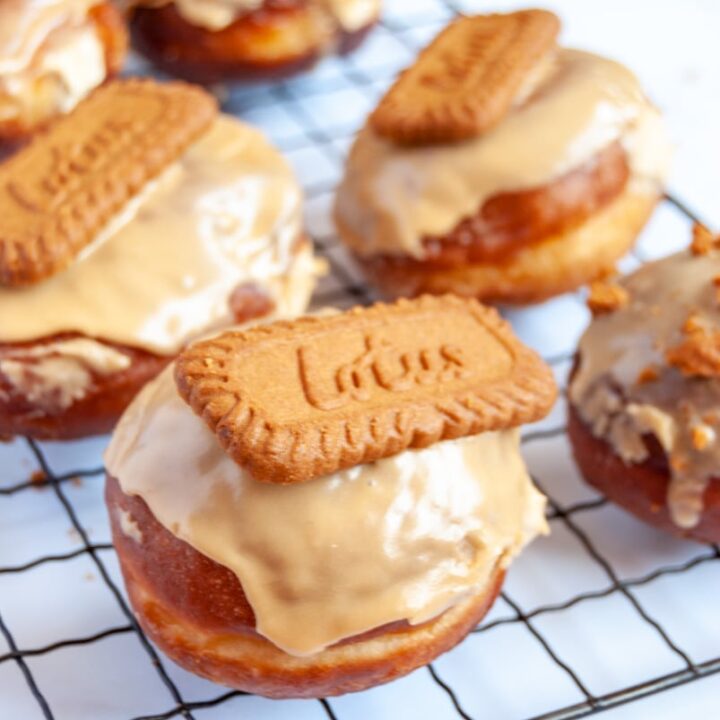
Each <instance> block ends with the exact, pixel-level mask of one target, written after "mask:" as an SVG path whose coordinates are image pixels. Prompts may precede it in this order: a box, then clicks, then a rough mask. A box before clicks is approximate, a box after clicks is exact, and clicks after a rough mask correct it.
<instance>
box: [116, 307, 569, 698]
mask: <svg viewBox="0 0 720 720" xmlns="http://www.w3.org/2000/svg"><path fill="white" fill-rule="evenodd" d="M555 393H556V390H555V384H554V381H553V377H552V373H551V371H550V369H549V368H548V367H547V366H546V365H545V364H544V363H543V362H542V361H541V360H540V358H539V357H538V356H537V355H536V354H535V353H534V352H532V351H531V350H529V349H528V348H526V347H525V346H524V345H522V344H521V343H520V342H519V341H518V340H517V338H516V337H515V336H514V335H513V333H512V331H511V329H510V327H509V325H507V323H505V322H504V321H503V320H502V319H501V318H500V317H499V316H498V315H497V314H496V312H495V311H494V310H491V309H489V308H486V307H483V306H481V305H479V304H478V303H477V302H476V301H475V300H467V299H460V298H456V297H450V296H446V297H429V296H428V297H422V298H419V299H416V300H405V301H400V302H399V303H397V304H394V305H376V306H373V307H371V308H355V309H353V310H350V311H347V312H344V313H337V314H332V315H322V316H317V317H310V318H301V319H298V320H293V321H286V322H277V323H273V324H270V325H266V326H258V327H255V328H251V329H248V330H231V331H227V332H225V333H222V334H220V335H218V336H217V337H213V338H210V339H208V340H204V341H201V342H198V343H195V344H193V345H190V346H189V347H188V348H187V349H186V350H185V351H183V352H182V353H181V354H180V356H179V358H178V359H177V361H176V362H175V363H173V366H172V367H169V368H167V369H166V370H165V371H164V372H163V373H162V374H161V375H160V376H159V377H158V378H157V379H156V380H155V381H153V382H152V383H150V384H149V385H148V386H147V387H146V388H144V389H143V391H142V392H141V393H140V394H139V395H138V397H137V398H136V400H135V401H134V402H133V403H132V405H131V406H130V408H129V409H128V411H127V412H126V414H125V415H124V416H123V418H122V420H121V421H120V423H119V425H118V427H117V429H116V431H115V434H114V435H113V438H112V441H111V444H110V446H109V449H108V451H107V453H106V463H107V469H108V479H107V486H106V498H107V503H108V508H109V511H110V517H111V522H112V528H113V541H114V543H115V547H116V548H117V551H118V556H119V558H120V563H121V567H122V571H123V575H124V578H125V582H126V585H127V588H128V593H129V596H130V599H131V601H132V604H133V607H134V609H135V612H136V614H137V617H138V619H139V621H140V623H141V625H142V626H143V628H144V629H145V631H146V632H147V633H148V635H149V636H150V637H151V638H152V639H153V640H154V641H155V642H156V643H157V645H158V646H159V647H160V648H161V649H162V650H164V651H165V652H166V653H167V654H168V655H169V656H170V657H171V658H172V659H174V660H175V661H176V662H178V663H180V664H181V665H183V666H184V667H186V668H188V669H189V670H191V671H193V672H195V673H197V674H199V675H202V676H204V677H207V678H210V679H212V680H214V681H216V682H219V683H222V684H224V685H228V686H230V687H234V688H238V689H240V690H244V691H247V692H252V693H257V694H261V695H266V696H269V697H323V696H326V695H338V694H342V693H346V692H351V691H357V690H362V689H365V688H368V687H371V686H373V685H377V684H380V683H384V682H387V681H389V680H392V679H393V678H396V677H399V676H402V675H405V674H407V673H409V672H411V671H412V670H414V669H415V668H417V667H419V666H421V665H424V664H425V663H427V662H430V661H431V660H433V659H434V658H435V657H436V656H437V655H439V654H440V653H442V652H444V651H446V650H448V649H450V648H451V647H453V646H454V645H455V644H456V643H458V642H459V641H460V640H461V639H462V638H463V637H464V636H465V635H466V634H467V633H468V632H469V631H470V630H471V629H472V628H473V627H475V625H476V624H477V623H478V622H479V620H480V619H481V618H482V617H483V616H484V614H485V613H486V612H487V611H488V609H489V608H490V606H491V605H492V602H493V600H494V599H495V597H496V595H497V593H498V592H499V590H500V587H501V584H502V580H503V577H504V574H505V571H506V569H507V567H508V565H509V564H510V562H511V560H512V559H513V558H514V557H515V556H516V555H517V553H519V552H520V550H521V549H522V548H523V546H525V545H526V544H527V543H528V542H530V541H531V540H532V539H533V538H534V537H535V536H536V535H538V534H543V533H545V532H546V531H547V526H546V523H545V517H544V506H545V499H544V497H543V496H542V495H541V494H540V493H539V492H538V491H537V490H536V489H535V488H534V486H533V484H532V482H531V481H530V478H529V476H528V474H527V471H526V469H525V466H524V463H523V461H522V458H521V456H520V453H519V426H520V425H522V424H523V423H528V422H533V421H535V420H538V419H540V418H541V417H543V416H544V415H545V414H546V413H547V412H548V411H549V409H550V407H551V405H552V404H553V401H554V399H555ZM209 587H212V588H213V592H207V591H206V589H207V588H209Z"/></svg>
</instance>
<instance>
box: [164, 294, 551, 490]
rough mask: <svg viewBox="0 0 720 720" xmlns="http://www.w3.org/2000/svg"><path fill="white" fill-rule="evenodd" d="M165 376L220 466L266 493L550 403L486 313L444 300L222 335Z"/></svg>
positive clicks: (506, 332)
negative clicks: (241, 471)
mask: <svg viewBox="0 0 720 720" xmlns="http://www.w3.org/2000/svg"><path fill="white" fill-rule="evenodd" d="M175 378H176V382H177V385H178V389H179V392H180V394H181V395H182V397H183V398H184V399H185V400H186V401H187V402H188V403H189V404H190V406H191V407H192V408H193V410H194V411H195V412H196V413H197V414H198V415H200V416H201V417H202V418H203V419H204V420H205V421H206V423H207V424H208V426H209V427H210V428H211V429H212V430H213V432H214V433H215V434H216V435H217V438H218V440H219V442H220V443H221V445H222V446H223V448H224V449H225V451H226V452H227V453H228V455H229V456H230V457H232V458H233V459H234V460H235V461H236V462H237V463H238V464H239V465H241V466H243V467H245V468H247V469H248V471H249V472H250V473H251V474H252V475H253V476H254V477H255V478H257V479H258V480H262V481H267V482H276V483H290V482H301V481H305V480H309V479H311V478H314V477H317V476H320V475H324V474H327V473H331V472H334V471H336V470H340V469H343V468H347V467H352V466H353V465H357V464H360V463H365V462H370V461H372V460H377V459H380V458H383V457H388V456H389V455H394V454H396V453H398V452H401V451H403V450H405V449H407V448H420V447H425V446H427V445H430V444H432V443H434V442H437V441H439V440H444V439H450V438H457V437H462V436H465V435H471V434H475V433H479V432H484V431H490V430H500V429H505V428H510V427H515V426H517V425H520V424H522V423H525V422H532V421H534V420H537V419H538V418H539V417H542V416H543V415H544V414H545V413H546V412H547V410H548V409H549V408H550V406H551V405H552V402H553V400H554V398H555V385H554V382H553V379H552V374H551V373H550V370H549V369H548V368H547V367H546V366H545V365H544V363H543V362H542V361H541V360H540V359H539V358H538V356H537V355H536V354H535V353H534V352H532V351H531V350H529V349H528V348H526V347H525V346H523V345H522V344H521V343H520V342H519V341H518V340H517V339H516V338H515V336H514V335H513V333H512V330H511V329H510V327H509V326H508V325H507V323H505V322H504V321H503V320H502V319H501V318H500V316H499V315H498V314H497V313H496V312H495V311H494V310H492V309H489V308H486V307H484V306H482V305H480V304H479V303H477V302H476V301H475V300H468V299H461V298H455V297H451V296H443V297H430V296H425V297H422V298H419V299H417V300H401V301H399V302H398V303H395V304H394V305H382V304H379V305H375V306H373V307H372V308H355V309H353V310H351V311H349V312H347V313H343V314H338V315H332V316H322V317H311V318H301V319H299V320H295V321H293V322H280V323H275V324H273V325H270V326H265V327H257V328H253V329H250V330H248V331H245V332H229V333H225V334H223V335H221V336H219V337H218V338H214V339H212V340H208V341H205V342H200V343H197V344H195V345H193V346H192V347H190V348H189V349H187V350H186V351H185V352H183V353H182V354H181V356H180V358H179V359H178V361H177V364H176V368H175Z"/></svg>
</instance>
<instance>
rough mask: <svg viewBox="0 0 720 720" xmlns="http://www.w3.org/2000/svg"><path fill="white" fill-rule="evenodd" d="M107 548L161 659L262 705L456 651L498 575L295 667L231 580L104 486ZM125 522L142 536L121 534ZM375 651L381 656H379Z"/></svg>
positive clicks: (380, 678) (354, 684)
mask: <svg viewBox="0 0 720 720" xmlns="http://www.w3.org/2000/svg"><path fill="white" fill-rule="evenodd" d="M105 493H106V501H107V505H108V509H109V513H110V521H111V526H112V533H113V542H114V544H115V548H116V549H117V553H118V557H119V559H120V565H121V568H122V571H123V575H124V578H125V581H126V584H127V588H128V592H129V594H130V598H131V601H132V603H133V606H134V609H135V612H136V614H137V616H138V619H139V621H140V623H141V625H142V626H143V629H144V630H145V631H146V632H147V633H148V635H149V636H150V637H151V638H152V639H153V640H154V641H155V642H156V643H157V644H158V645H159V646H160V647H161V648H162V649H163V651H164V652H165V653H167V655H169V656H170V657H171V658H173V659H174V660H175V661H176V662H178V663H179V664H181V665H182V666H184V667H185V668H187V669H188V670H190V671H192V672H194V673H196V674H198V675H202V676H203V677H207V678H209V679H211V680H214V681H215V682H219V683H222V684H225V685H228V686H230V687H235V688H238V689H240V690H245V691H248V692H253V693H256V694H260V695H265V696H268V697H278V698H279V697H322V696H325V695H339V694H341V693H345V692H353V691H357V690H362V689H365V688H367V687H371V686H373V685H377V684H379V683H383V682H388V681H389V680H392V679H394V678H396V677H400V676H401V675H405V674H407V673H409V672H411V671H412V670H414V669H415V668H417V667H420V666H421V665H424V664H425V663H427V662H429V661H431V660H432V659H433V658H435V657H437V655H439V654H440V653H442V652H445V651H447V650H449V649H450V648H451V647H453V646H454V645H456V644H457V643H458V642H460V641H461V640H462V639H463V638H464V637H465V635H466V634H467V633H468V632H469V631H470V630H471V629H472V628H473V627H475V626H476V625H477V624H478V623H479V622H480V620H481V619H482V617H483V616H484V615H485V614H486V613H487V611H488V610H489V609H490V607H491V605H492V603H493V602H494V600H495V598H496V596H497V594H498V593H499V591H500V587H501V585H502V580H503V577H504V572H503V571H501V570H496V571H495V572H494V573H493V575H492V577H491V578H490V580H489V582H488V585H487V588H486V590H485V591H484V592H481V593H479V594H478V595H477V596H476V597H474V598H471V600H469V601H468V600H466V601H463V602H462V603H460V605H458V606H455V607H454V608H451V609H450V610H448V611H446V612H445V613H444V614H443V615H441V616H440V617H438V618H435V619H433V620H431V621H429V622H427V623H423V624H421V625H415V626H411V625H409V624H408V623H407V622H405V621H401V622H395V623H391V624H388V625H385V626H383V627H380V628H375V629H374V630H372V631H370V632H366V633H363V634H361V635H357V636H355V637H352V638H349V639H346V640H344V641H342V642H340V643H338V644H336V645H334V646H331V647H329V648H327V649H326V650H324V651H321V652H320V653H317V654H316V655H313V656H310V657H306V658H295V657H292V656H290V655H287V654H286V653H284V652H282V651H281V650H279V649H278V648H276V647H275V646H274V645H273V644H272V643H270V642H269V641H268V640H266V639H264V638H263V637H261V636H260V635H258V634H257V633H256V632H255V631H254V625H255V618H254V615H253V611H252V608H251V607H250V605H249V603H248V601H247V599H246V597H245V594H244V592H243V589H242V586H241V585H240V582H239V580H238V579H237V576H236V575H235V574H234V573H233V572H232V571H230V570H229V569H227V568H225V567H223V566H222V565H219V564H217V563H216V562H214V561H213V560H210V559H209V558H207V557H206V556H204V555H202V554H201V553H199V552H198V551H197V550H195V549H193V548H192V547H191V546H190V545H188V544H187V543H185V542H184V541H182V540H180V539H178V538H177V537H176V536H175V535H173V534H172V533H171V532H169V531H168V530H167V529H165V528H164V527H163V526H162V525H161V524H160V523H159V522H158V521H157V519H156V518H155V517H154V516H153V514H152V512H151V511H150V509H149V508H148V507H147V505H146V504H145V502H144V500H142V499H141V498H139V497H132V496H128V495H126V494H125V493H123V492H122V490H121V489H120V486H119V484H118V482H117V480H116V479H115V478H113V477H108V479H107V484H106V490H105ZM123 513H129V515H128V516H129V517H131V518H132V522H133V527H134V528H136V531H137V532H139V533H140V534H141V537H140V540H141V542H138V541H137V538H133V537H131V536H130V535H128V534H127V533H126V531H124V530H123V529H122V527H121V520H120V517H121V515H122V514H123ZM378 650H380V652H378Z"/></svg>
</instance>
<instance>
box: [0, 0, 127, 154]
mask: <svg viewBox="0 0 720 720" xmlns="http://www.w3.org/2000/svg"><path fill="white" fill-rule="evenodd" d="M126 46H127V33H126V30H125V24H124V22H123V19H122V17H121V15H120V13H119V11H118V10H117V9H116V8H115V7H114V6H113V5H112V3H110V2H104V1H103V0H2V2H0V146H1V145H2V144H3V142H11V141H17V140H21V139H22V138H24V137H25V136H26V135H28V134H29V133H31V132H32V131H34V130H35V129H36V128H38V127H40V126H42V125H44V124H45V123H47V122H48V121H49V120H51V119H52V118H54V117H55V116H57V115H58V114H61V113H65V112H68V111H69V110H71V109H72V108H73V107H75V105H77V103H78V102H79V101H80V100H82V99H83V98H84V97H85V96H86V95H87V94H88V93H89V92H90V91H91V90H93V89H94V88H96V87H97V86H99V85H100V84H102V83H103V82H105V80H106V79H107V78H108V77H111V76H112V75H114V74H115V73H116V72H118V71H119V69H120V66H121V64H122V61H123V59H124V56H125V50H126Z"/></svg>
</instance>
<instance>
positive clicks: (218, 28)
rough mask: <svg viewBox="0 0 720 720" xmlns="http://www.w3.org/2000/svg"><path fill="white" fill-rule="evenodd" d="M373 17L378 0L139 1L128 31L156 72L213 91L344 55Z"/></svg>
mask: <svg viewBox="0 0 720 720" xmlns="http://www.w3.org/2000/svg"><path fill="white" fill-rule="evenodd" d="M379 13H380V0H160V2H158V1H157V0H139V1H138V2H134V3H133V4H132V9H131V11H130V18H131V19H130V25H131V30H132V37H133V42H134V44H135V46H136V47H137V49H138V50H139V51H140V52H141V53H143V54H144V55H145V56H146V57H147V58H148V59H150V60H151V61H152V62H153V63H154V64H155V65H157V66H158V67H159V68H161V69H162V70H164V71H166V72H168V73H170V74H172V75H176V76H179V77H183V78H186V79H189V80H193V81H195V82H201V83H215V82H220V81H224V80H237V79H262V78H271V79H277V78H282V77H286V76H288V75H293V74H295V73H297V72H300V71H302V70H305V69H307V68H308V67H310V66H312V65H313V64H314V63H316V62H317V60H318V59H320V58H321V57H322V56H324V55H326V54H327V53H329V52H333V51H335V52H340V53H343V54H344V53H348V52H350V51H352V50H354V49H355V48H356V47H357V46H358V45H359V44H360V43H361V42H362V40H363V39H364V37H365V36H366V35H367V34H368V32H369V31H370V29H371V28H372V27H373V25H374V24H375V22H376V21H377V19H378V16H379Z"/></svg>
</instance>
